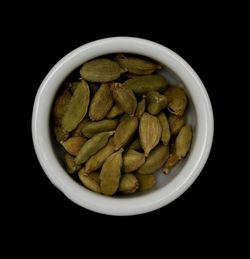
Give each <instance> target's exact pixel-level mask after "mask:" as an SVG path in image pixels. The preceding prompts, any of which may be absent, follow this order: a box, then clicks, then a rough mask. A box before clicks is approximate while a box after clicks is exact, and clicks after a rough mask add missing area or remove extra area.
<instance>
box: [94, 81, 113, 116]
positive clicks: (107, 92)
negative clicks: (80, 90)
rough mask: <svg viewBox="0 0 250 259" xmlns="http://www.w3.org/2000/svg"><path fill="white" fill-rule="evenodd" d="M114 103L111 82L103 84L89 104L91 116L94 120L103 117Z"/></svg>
mask: <svg viewBox="0 0 250 259" xmlns="http://www.w3.org/2000/svg"><path fill="white" fill-rule="evenodd" d="M112 105H113V97H112V92H111V89H110V85H109V84H102V85H101V86H100V87H99V89H98V90H97V91H96V93H95V95H94V97H93V99H92V100H91V103H90V106H89V118H90V119H91V120H92V121H98V120H101V119H103V118H104V117H105V116H106V115H107V114H108V113H109V111H110V109H111V108H112Z"/></svg>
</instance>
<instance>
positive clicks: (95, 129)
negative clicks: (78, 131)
mask: <svg viewBox="0 0 250 259" xmlns="http://www.w3.org/2000/svg"><path fill="white" fill-rule="evenodd" d="M118 122H119V121H118V120H100V121H90V122H88V123H86V124H85V125H84V126H83V127H82V133H83V135H84V136H85V137H87V138H91V137H93V136H94V135H96V134H97V133H100V132H103V131H110V130H114V129H116V127H117V125H118Z"/></svg>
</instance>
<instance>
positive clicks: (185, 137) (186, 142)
mask: <svg viewBox="0 0 250 259" xmlns="http://www.w3.org/2000/svg"><path fill="white" fill-rule="evenodd" d="M191 142H192V128H191V126H190V125H185V126H183V127H182V128H181V130H180V132H179V134H178V136H177V138H176V141H175V153H176V155H177V156H178V157H179V158H183V157H185V156H186V155H187V153H188V151H189V149H190V146H191Z"/></svg>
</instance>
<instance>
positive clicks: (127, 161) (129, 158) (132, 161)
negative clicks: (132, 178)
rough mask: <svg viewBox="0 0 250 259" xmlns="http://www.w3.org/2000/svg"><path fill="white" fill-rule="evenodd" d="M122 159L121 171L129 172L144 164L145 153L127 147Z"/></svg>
mask: <svg viewBox="0 0 250 259" xmlns="http://www.w3.org/2000/svg"><path fill="white" fill-rule="evenodd" d="M122 159H123V166H122V171H123V172H124V173H130V172H133V171H136V170H137V169H138V168H139V167H141V166H142V165H143V164H144V162H145V155H144V154H142V153H140V152H137V151H135V150H133V149H128V150H127V151H126V152H124V154H123V157H122Z"/></svg>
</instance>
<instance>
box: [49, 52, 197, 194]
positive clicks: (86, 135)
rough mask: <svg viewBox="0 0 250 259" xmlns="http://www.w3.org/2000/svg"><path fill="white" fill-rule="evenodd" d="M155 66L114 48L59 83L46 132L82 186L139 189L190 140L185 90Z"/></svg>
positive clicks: (114, 190)
mask: <svg viewBox="0 0 250 259" xmlns="http://www.w3.org/2000/svg"><path fill="white" fill-rule="evenodd" d="M160 69H161V66H160V65H159V64H156V63H155V62H154V61H152V60H148V59H146V58H143V57H138V56H133V55H126V56H125V55H124V54H117V55H116V56H114V57H113V58H112V59H111V58H106V57H101V58H97V59H94V60H91V61H89V62H86V63H84V64H83V65H82V66H81V68H80V70H79V71H77V72H78V73H79V77H78V78H80V79H79V80H78V81H73V82H68V83H67V84H66V83H64V84H63V87H64V89H63V92H61V93H60V94H59V96H57V98H56V100H55V103H54V106H53V112H52V113H53V130H54V133H55V136H56V139H57V141H58V142H59V143H60V144H61V146H62V147H63V148H64V150H65V166H66V169H67V171H68V173H69V174H72V175H73V174H74V175H76V176H77V179H78V180H79V182H81V183H82V184H83V185H84V186H85V187H87V188H88V189H90V190H92V191H94V192H97V193H102V194H105V195H114V194H119V193H124V194H129V193H134V192H136V191H146V190H149V189H151V188H153V187H154V186H155V184H156V177H155V172H156V171H157V170H158V169H162V170H163V172H164V173H165V174H168V173H169V170H170V169H171V168H172V167H173V166H175V165H176V164H177V163H178V162H179V161H180V160H181V159H183V158H184V157H185V156H186V155H187V153H188V151H189V149H190V146H191V141H192V129H191V126H190V125H186V124H185V118H184V116H185V111H186V108H187V103H188V100H187V95H186V93H185V91H184V89H183V88H181V87H180V86H175V85H169V84H168V82H167V80H166V79H165V77H163V76H161V75H159V73H157V72H158V71H159V70H160Z"/></svg>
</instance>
